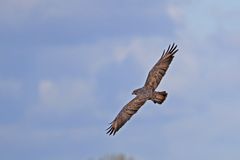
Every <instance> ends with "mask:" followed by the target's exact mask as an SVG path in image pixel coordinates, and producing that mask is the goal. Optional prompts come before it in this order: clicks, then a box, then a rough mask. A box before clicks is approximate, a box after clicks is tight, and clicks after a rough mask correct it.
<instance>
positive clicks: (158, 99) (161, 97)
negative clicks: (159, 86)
mask: <svg viewBox="0 0 240 160" xmlns="http://www.w3.org/2000/svg"><path fill="white" fill-rule="evenodd" d="M166 98H167V92H166V91H162V92H154V93H153V96H152V97H151V99H150V100H152V101H153V103H158V104H162V103H163V102H164V101H165V99H166Z"/></svg>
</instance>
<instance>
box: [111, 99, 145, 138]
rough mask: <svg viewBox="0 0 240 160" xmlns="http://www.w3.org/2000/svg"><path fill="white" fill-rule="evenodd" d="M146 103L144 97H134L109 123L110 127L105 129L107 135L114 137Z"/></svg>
mask: <svg viewBox="0 0 240 160" xmlns="http://www.w3.org/2000/svg"><path fill="white" fill-rule="evenodd" d="M146 101H147V98H146V97H144V96H141V95H140V96H136V97H135V98H134V99H132V100H131V101H130V102H129V103H128V104H126V105H125V106H124V107H123V108H122V110H121V111H120V112H119V113H118V115H117V117H116V118H115V119H114V120H113V121H112V122H111V123H110V124H111V126H110V127H109V128H108V129H107V134H109V135H111V134H113V135H115V133H116V132H117V131H118V130H119V129H120V128H121V127H122V126H123V125H124V124H125V123H126V122H127V121H128V120H129V119H130V118H131V117H132V116H133V115H134V114H135V113H136V112H137V111H138V110H139V108H140V107H141V106H142V105H143V104H144V103H145V102H146Z"/></svg>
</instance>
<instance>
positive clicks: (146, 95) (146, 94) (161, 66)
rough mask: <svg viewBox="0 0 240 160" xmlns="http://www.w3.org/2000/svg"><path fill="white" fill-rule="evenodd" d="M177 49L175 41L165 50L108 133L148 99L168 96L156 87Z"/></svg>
mask: <svg viewBox="0 0 240 160" xmlns="http://www.w3.org/2000/svg"><path fill="white" fill-rule="evenodd" d="M177 51H178V49H177V45H175V44H174V43H173V44H172V45H169V47H168V49H167V51H166V52H165V50H164V51H163V54H162V56H161V58H160V59H159V61H158V62H157V63H156V64H155V65H154V66H153V68H152V69H151V70H150V72H149V73H148V77H147V80H146V82H145V84H144V86H143V87H142V88H139V89H136V90H134V91H133V93H132V94H133V95H136V97H135V98H133V99H132V100H131V101H130V102H129V103H128V104H126V105H125V106H124V107H123V108H122V110H121V111H120V112H119V113H118V115H117V117H116V118H115V119H114V120H113V121H112V122H111V123H110V127H109V128H108V129H107V134H109V135H115V133H116V132H117V131H118V130H119V129H120V128H121V127H122V126H123V125H124V124H125V123H126V122H127V121H128V120H129V119H130V118H131V117H132V116H133V115H134V114H135V113H136V112H137V111H138V110H139V109H140V108H141V106H143V105H144V103H145V102H146V101H147V100H151V101H153V102H154V103H158V104H162V103H163V102H164V100H165V99H166V97H167V92H165V91H162V92H157V91H155V89H156V88H157V87H158V85H159V83H160V82H161V80H162V78H163V76H164V75H165V73H166V71H167V69H168V67H169V65H170V63H171V62H172V60H173V57H174V54H175V53H176V52H177Z"/></svg>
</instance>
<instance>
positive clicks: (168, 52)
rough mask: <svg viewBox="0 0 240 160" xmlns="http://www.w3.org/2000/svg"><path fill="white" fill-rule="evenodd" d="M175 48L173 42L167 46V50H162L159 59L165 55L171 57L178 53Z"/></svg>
mask: <svg viewBox="0 0 240 160" xmlns="http://www.w3.org/2000/svg"><path fill="white" fill-rule="evenodd" d="M177 47H178V46H177V45H176V44H175V42H173V44H169V46H168V48H167V50H165V49H164V50H163V53H162V56H161V58H162V57H163V56H164V55H166V54H170V55H172V56H173V55H174V54H175V53H176V52H177V51H178V49H177Z"/></svg>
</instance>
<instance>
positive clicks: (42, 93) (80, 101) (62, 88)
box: [27, 79, 97, 117]
mask: <svg viewBox="0 0 240 160" xmlns="http://www.w3.org/2000/svg"><path fill="white" fill-rule="evenodd" d="M38 95H39V96H38V101H37V103H36V104H35V105H34V106H32V108H31V109H30V110H29V111H27V115H28V116H30V117H32V116H37V115H38V116H40V115H59V116H68V115H69V114H72V113H74V112H80V111H85V110H92V109H93V108H91V107H90V108H89V107H87V106H89V105H90V106H94V104H95V103H96V101H97V100H96V97H95V93H94V84H93V83H91V82H87V81H83V80H79V79H68V80H66V79H65V80H59V81H57V80H41V81H40V82H39V84H38Z"/></svg>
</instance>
